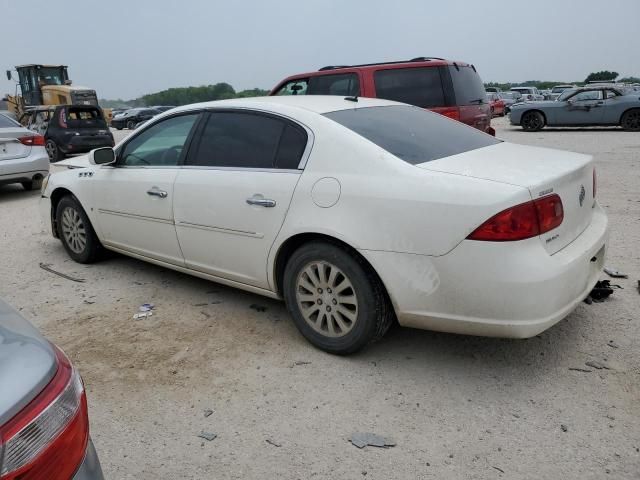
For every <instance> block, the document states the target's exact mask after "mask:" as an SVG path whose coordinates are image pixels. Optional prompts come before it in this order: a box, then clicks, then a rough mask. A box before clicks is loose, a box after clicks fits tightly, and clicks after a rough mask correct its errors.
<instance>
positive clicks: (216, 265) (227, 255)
mask: <svg viewBox="0 0 640 480" xmlns="http://www.w3.org/2000/svg"><path fill="white" fill-rule="evenodd" d="M308 138H309V134H308V132H307V131H306V130H305V129H304V128H302V127H301V126H299V125H296V124H294V123H292V122H290V121H288V120H285V119H283V118H280V117H276V116H272V115H267V114H263V113H258V112H252V111H248V110H230V111H214V112H211V113H209V114H208V118H207V119H206V122H204V123H203V126H202V130H201V131H200V132H198V133H197V135H196V138H195V140H194V143H193V148H192V149H191V150H190V153H189V157H188V158H187V160H186V163H185V166H184V167H183V168H182V169H181V170H180V172H179V174H178V178H177V180H176V185H175V194H174V203H173V209H174V216H175V224H176V231H177V234H178V239H179V241H180V247H181V248H182V252H183V253H184V258H185V263H186V266H187V267H189V268H192V269H194V270H198V271H201V272H204V273H208V274H211V275H215V276H217V277H222V278H225V279H228V280H233V281H236V282H240V283H244V284H247V285H253V286H256V287H260V288H265V289H270V288H271V287H270V285H269V282H268V279H267V257H268V254H269V250H270V249H271V246H272V245H273V242H274V240H275V237H276V235H277V234H278V232H279V230H280V227H281V226H282V223H283V221H284V218H285V215H286V213H287V210H288V208H289V204H290V202H291V197H292V196H293V191H294V189H295V186H296V184H297V182H298V180H299V178H300V174H301V170H300V165H301V159H302V158H303V157H304V155H305V152H306V149H307V143H308Z"/></svg>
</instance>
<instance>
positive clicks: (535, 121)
mask: <svg viewBox="0 0 640 480" xmlns="http://www.w3.org/2000/svg"><path fill="white" fill-rule="evenodd" d="M520 125H522V128H523V129H524V130H526V131H527V132H537V131H538V130H542V128H543V127H544V116H543V115H542V114H541V113H540V112H536V111H533V112H526V113H525V114H524V115H522V119H521V120H520Z"/></svg>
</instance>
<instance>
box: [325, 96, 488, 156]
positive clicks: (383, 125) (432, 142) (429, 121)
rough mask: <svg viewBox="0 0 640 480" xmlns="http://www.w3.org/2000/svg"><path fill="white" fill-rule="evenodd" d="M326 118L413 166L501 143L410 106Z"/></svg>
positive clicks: (354, 111) (351, 111)
mask: <svg viewBox="0 0 640 480" xmlns="http://www.w3.org/2000/svg"><path fill="white" fill-rule="evenodd" d="M325 116H326V117H328V118H330V119H331V120H333V121H335V122H338V123H339V124H341V125H342V126H344V127H346V128H348V129H350V130H352V131H354V132H355V133H357V134H359V135H361V136H363V137H364V138H366V139H367V140H369V141H371V142H373V143H375V144H376V145H378V146H379V147H381V148H383V149H385V150H386V151H387V152H389V153H391V154H393V155H395V156H396V157H398V158H400V159H402V160H404V161H405V162H407V163H410V164H412V165H417V164H419V163H425V162H429V161H432V160H437V159H439V158H444V157H449V156H451V155H456V154H458V153H463V152H467V151H470V150H475V149H478V148H483V147H488V146H490V145H495V144H497V143H500V140H496V139H495V138H494V137H492V136H490V135H487V134H486V133H483V132H481V131H479V130H477V129H475V128H473V127H469V126H467V125H465V124H464V123H461V122H457V121H455V120H451V119H448V118H446V117H444V116H442V115H439V114H437V113H433V112H429V111H427V110H423V109H421V108H415V107H409V106H402V105H393V106H388V107H367V108H355V109H349V110H339V111H336V112H330V113H326V114H325Z"/></svg>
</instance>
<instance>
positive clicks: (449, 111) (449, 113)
mask: <svg viewBox="0 0 640 480" xmlns="http://www.w3.org/2000/svg"><path fill="white" fill-rule="evenodd" d="M438 113H439V114H440V115H444V116H445V117H449V118H453V119H454V120H458V121H460V109H459V108H457V107H451V108H443V109H441V110H438Z"/></svg>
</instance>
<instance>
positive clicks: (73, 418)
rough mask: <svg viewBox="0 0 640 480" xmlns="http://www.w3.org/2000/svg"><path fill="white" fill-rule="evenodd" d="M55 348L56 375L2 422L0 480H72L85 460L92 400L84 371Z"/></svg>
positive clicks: (0, 430)
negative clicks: (81, 377) (90, 400)
mask: <svg viewBox="0 0 640 480" xmlns="http://www.w3.org/2000/svg"><path fill="white" fill-rule="evenodd" d="M54 348H55V347H54ZM55 350H56V357H57V362H58V370H57V372H56V374H55V376H54V377H53V379H52V380H51V381H50V382H49V384H48V385H47V386H46V387H45V388H44V390H43V391H42V392H40V394H38V396H37V397H36V398H35V399H33V400H32V401H31V402H30V403H29V404H28V405H27V406H26V407H25V408H23V409H22V410H21V411H20V412H19V413H18V414H17V415H16V416H15V417H13V418H12V419H11V420H9V422H8V423H6V424H5V425H3V426H1V427H0V452H2V461H0V465H2V469H1V470H0V480H35V479H47V480H68V479H69V478H71V477H72V476H73V474H74V473H75V471H76V470H77V469H78V466H79V465H80V463H82V460H83V458H84V455H85V450H86V447H87V441H88V438H89V419H88V416H87V399H86V396H85V393H84V387H83V385H82V380H81V379H80V375H78V373H77V372H76V370H75V369H74V368H73V367H72V365H71V363H70V362H69V360H68V359H67V357H65V355H64V354H63V353H62V352H61V351H60V350H59V349H57V348H55Z"/></svg>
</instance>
